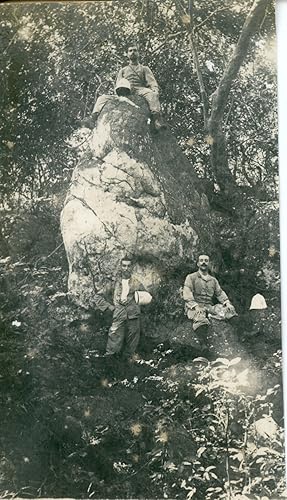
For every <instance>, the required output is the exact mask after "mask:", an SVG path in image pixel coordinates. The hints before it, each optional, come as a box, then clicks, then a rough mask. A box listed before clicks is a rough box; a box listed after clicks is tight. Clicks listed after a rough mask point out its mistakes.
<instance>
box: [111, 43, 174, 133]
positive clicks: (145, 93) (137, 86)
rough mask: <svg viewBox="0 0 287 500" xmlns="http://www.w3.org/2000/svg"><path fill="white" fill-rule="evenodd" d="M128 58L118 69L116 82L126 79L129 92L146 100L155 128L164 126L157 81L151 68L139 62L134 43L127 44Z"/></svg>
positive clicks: (158, 128)
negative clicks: (127, 62) (125, 63)
mask: <svg viewBox="0 0 287 500" xmlns="http://www.w3.org/2000/svg"><path fill="white" fill-rule="evenodd" d="M128 59H129V64H128V65H127V66H124V67H123V68H121V69H120V71H119V73H118V76H117V82H118V81H119V80H121V79H122V78H125V79H127V80H128V81H129V82H130V85H131V92H132V93H134V94H137V95H140V96H142V97H144V99H145V100H146V101H147V103H148V106H149V109H150V112H151V115H152V118H153V123H154V127H155V129H156V130H160V129H161V128H165V125H164V124H163V123H162V121H161V109H160V102H159V88H158V84H157V81H156V79H155V77H154V75H153V73H152V71H151V69H150V68H149V67H148V66H143V65H142V64H140V63H139V52H138V48H137V46H136V45H135V44H133V45H130V46H128Z"/></svg>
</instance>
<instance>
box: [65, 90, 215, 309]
mask: <svg viewBox="0 0 287 500" xmlns="http://www.w3.org/2000/svg"><path fill="white" fill-rule="evenodd" d="M61 230H62V235H63V240H64V244H65V249H66V253H67V257H68V262H69V292H70V294H71V295H72V296H73V297H74V299H75V300H76V301H77V302H78V303H79V304H80V305H82V306H84V307H90V306H92V304H93V295H94V292H95V289H98V288H99V287H101V286H102V285H103V284H104V283H105V282H106V281H107V280H109V279H111V277H112V276H113V275H114V273H115V272H116V271H117V267H118V265H119V261H120V259H121V257H123V256H124V255H125V254H126V253H128V254H130V253H131V254H133V255H135V256H136V257H137V261H138V265H137V271H138V272H139V273H140V276H141V279H142V281H143V282H144V283H145V285H146V286H147V287H150V288H153V287H155V286H157V285H158V284H159V283H160V282H161V280H162V275H163V273H164V272H166V270H167V269H172V268H177V267H178V266H179V265H180V264H181V263H182V262H183V261H187V260H189V261H194V259H195V255H196V252H197V251H198V250H199V245H204V249H206V250H208V247H209V245H210V244H211V242H212V237H211V224H210V217H209V206H208V201H207V198H206V195H205V194H204V193H202V192H201V191H200V186H199V182H198V179H197V177H196V174H195V172H194V171H193V168H192V166H191V165H190V164H189V162H188V160H187V158H186V157H185V156H184V154H183V153H182V152H181V150H180V149H179V147H178V146H177V144H176V141H175V139H174V138H173V136H172V134H171V133H170V132H169V131H168V130H166V131H161V132H160V133H154V132H152V129H151V126H150V123H149V112H148V109H147V107H146V104H145V101H144V100H143V99H142V98H138V97H134V98H133V102H132V101H130V100H128V99H126V98H115V100H114V101H113V102H109V103H108V104H107V105H106V106H105V107H104V109H103V111H102V113H101V115H100V117H99V119H98V122H97V125H96V127H95V129H94V131H93V133H92V137H91V140H90V145H89V147H87V150H86V151H85V153H84V155H83V157H82V159H81V161H80V163H79V165H78V166H77V167H76V168H75V170H74V173H73V177H72V182H71V186H70V189H69V192H68V194H67V197H66V201H65V205H64V208H63V211H62V215H61ZM209 242H210V243H209Z"/></svg>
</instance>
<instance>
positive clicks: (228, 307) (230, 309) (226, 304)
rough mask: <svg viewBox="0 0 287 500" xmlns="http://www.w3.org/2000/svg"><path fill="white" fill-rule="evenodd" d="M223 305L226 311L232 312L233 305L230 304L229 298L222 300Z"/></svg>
mask: <svg viewBox="0 0 287 500" xmlns="http://www.w3.org/2000/svg"><path fill="white" fill-rule="evenodd" d="M223 306H224V307H226V309H227V311H229V312H232V311H233V310H234V306H233V305H232V304H231V302H230V301H229V300H227V301H226V302H224V304H223Z"/></svg>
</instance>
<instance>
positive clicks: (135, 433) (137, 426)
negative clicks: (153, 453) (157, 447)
mask: <svg viewBox="0 0 287 500" xmlns="http://www.w3.org/2000/svg"><path fill="white" fill-rule="evenodd" d="M141 432H142V426H141V424H139V423H135V424H133V425H131V433H132V434H133V436H135V437H137V436H139V435H140V434H141Z"/></svg>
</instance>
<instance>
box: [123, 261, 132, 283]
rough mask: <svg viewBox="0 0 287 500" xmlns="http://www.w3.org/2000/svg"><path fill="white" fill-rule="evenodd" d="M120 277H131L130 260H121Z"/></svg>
mask: <svg viewBox="0 0 287 500" xmlns="http://www.w3.org/2000/svg"><path fill="white" fill-rule="evenodd" d="M121 268H122V276H123V278H125V279H128V278H130V277H131V273H132V263H131V261H130V260H122V265H121Z"/></svg>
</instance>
